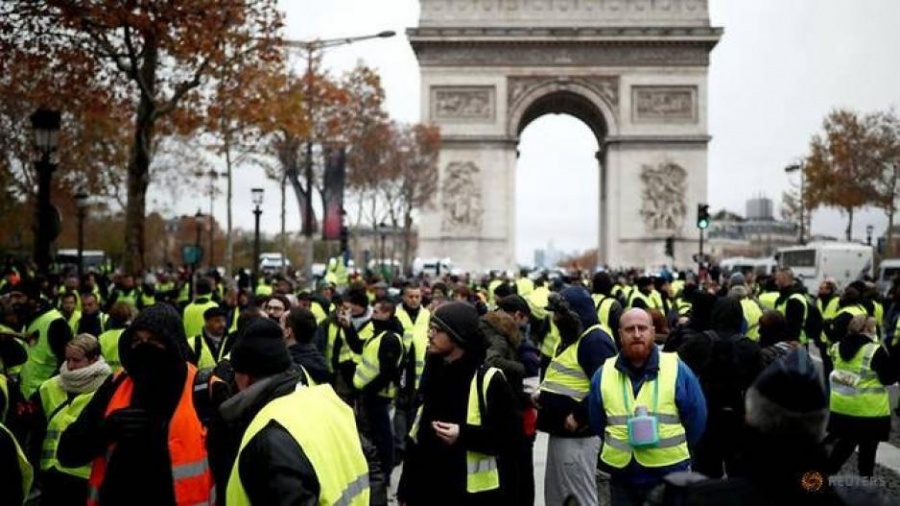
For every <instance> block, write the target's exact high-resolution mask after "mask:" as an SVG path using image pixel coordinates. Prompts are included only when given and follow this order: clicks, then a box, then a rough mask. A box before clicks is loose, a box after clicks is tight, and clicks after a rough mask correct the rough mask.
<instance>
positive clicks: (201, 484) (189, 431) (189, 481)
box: [87, 364, 216, 506]
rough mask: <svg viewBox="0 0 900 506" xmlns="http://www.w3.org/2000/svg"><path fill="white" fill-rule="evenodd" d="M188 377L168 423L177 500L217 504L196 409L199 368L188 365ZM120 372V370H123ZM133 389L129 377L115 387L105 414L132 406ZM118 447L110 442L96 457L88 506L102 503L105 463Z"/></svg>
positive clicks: (188, 502)
mask: <svg viewBox="0 0 900 506" xmlns="http://www.w3.org/2000/svg"><path fill="white" fill-rule="evenodd" d="M187 367H188V373H187V378H186V379H185V382H184V390H183V391H182V392H181V399H180V400H179V401H178V407H177V408H175V414H174V415H173V416H172V420H171V422H170V424H169V444H168V446H169V456H170V458H171V461H172V482H173V483H174V485H175V503H176V504H178V505H188V504H190V505H196V504H209V505H212V504H215V502H216V491H215V484H214V483H213V476H212V473H211V472H210V469H209V461H208V460H207V455H206V428H204V427H203V425H202V424H201V423H200V418H199V416H197V411H196V410H195V409H194V401H193V385H194V377H195V376H196V375H197V368H196V367H194V366H193V364H188V365H187ZM120 374H121V373H120ZM132 392H134V382H133V381H132V380H131V378H130V377H126V378H125V380H124V381H122V383H121V384H120V385H119V387H118V388H117V389H116V392H115V393H114V394H113V396H112V399H111V400H110V402H109V406H108V407H107V408H106V415H105V416H109V415H110V413H112V412H113V411H115V410H117V409H122V408H127V407H128V406H130V405H131V394H132ZM114 450H115V443H112V444H110V446H109V447H108V448H107V450H106V452H105V454H103V455H101V456H99V457H97V458H96V459H94V463H93V465H92V467H91V476H90V478H89V479H88V484H89V486H90V488H89V493H88V501H87V504H88V506H99V504H100V487H101V485H103V479H104V477H105V476H106V464H107V459H108V458H109V456H111V455H112V453H113V451H114Z"/></svg>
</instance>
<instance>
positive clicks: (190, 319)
mask: <svg viewBox="0 0 900 506" xmlns="http://www.w3.org/2000/svg"><path fill="white" fill-rule="evenodd" d="M212 288H213V287H212V281H211V280H210V279H209V278H200V279H198V280H197V284H196V285H195V287H194V301H193V302H191V303H190V304H188V305H187V306H186V307H185V308H184V335H186V336H188V337H193V336H196V335H197V334H199V333H200V332H202V331H203V313H205V312H206V310H207V309H209V308H211V307H219V305H218V304H216V302H215V301H213V300H212ZM279 316H280V315H279Z"/></svg>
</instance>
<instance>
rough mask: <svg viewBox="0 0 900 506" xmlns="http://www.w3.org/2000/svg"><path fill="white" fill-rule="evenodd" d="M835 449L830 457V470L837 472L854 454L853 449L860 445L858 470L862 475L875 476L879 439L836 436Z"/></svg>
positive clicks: (833, 472) (832, 472)
mask: <svg viewBox="0 0 900 506" xmlns="http://www.w3.org/2000/svg"><path fill="white" fill-rule="evenodd" d="M834 441H835V443H834V449H833V450H832V451H831V455H829V457H828V472H830V473H831V474H837V473H838V472H840V470H841V468H842V467H844V463H845V462H847V459H849V458H850V455H853V450H855V449H856V447H857V446H859V457H858V458H857V470H858V472H859V475H860V476H873V475H874V474H875V453H876V452H877V451H878V440H877V439H868V438H859V437H846V436H838V437H835V438H834Z"/></svg>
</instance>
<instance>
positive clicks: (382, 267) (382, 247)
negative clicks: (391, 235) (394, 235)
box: [378, 221, 387, 280]
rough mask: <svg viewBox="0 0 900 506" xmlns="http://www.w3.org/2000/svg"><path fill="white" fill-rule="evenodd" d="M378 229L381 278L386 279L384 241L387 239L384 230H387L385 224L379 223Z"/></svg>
mask: <svg viewBox="0 0 900 506" xmlns="http://www.w3.org/2000/svg"><path fill="white" fill-rule="evenodd" d="M378 229H379V230H381V278H382V279H385V280H386V279H387V270H386V269H385V267H384V243H385V239H387V235H386V234H385V229H387V223H385V222H383V221H382V222H381V223H379V224H378Z"/></svg>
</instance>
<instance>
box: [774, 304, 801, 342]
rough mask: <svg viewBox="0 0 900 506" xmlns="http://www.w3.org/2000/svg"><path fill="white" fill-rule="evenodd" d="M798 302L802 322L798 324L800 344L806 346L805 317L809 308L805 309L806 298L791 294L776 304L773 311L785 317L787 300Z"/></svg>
mask: <svg viewBox="0 0 900 506" xmlns="http://www.w3.org/2000/svg"><path fill="white" fill-rule="evenodd" d="M791 299H794V300H799V301H800V302H801V303H802V304H803V321H801V322H800V344H804V345H805V344H806V343H807V342H808V341H809V339H808V338H807V337H806V328H805V327H806V315H808V314H809V307H807V304H808V302H807V300H806V296H804V295H803V294H802V293H792V294H791V295H790V296H789V297H787V298H786V299H784V300H783V301H781V303H780V304H776V306H775V310H776V311H778V312H779V313H781V315H782V316H784V317H787V303H788V301H789V300H791Z"/></svg>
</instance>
